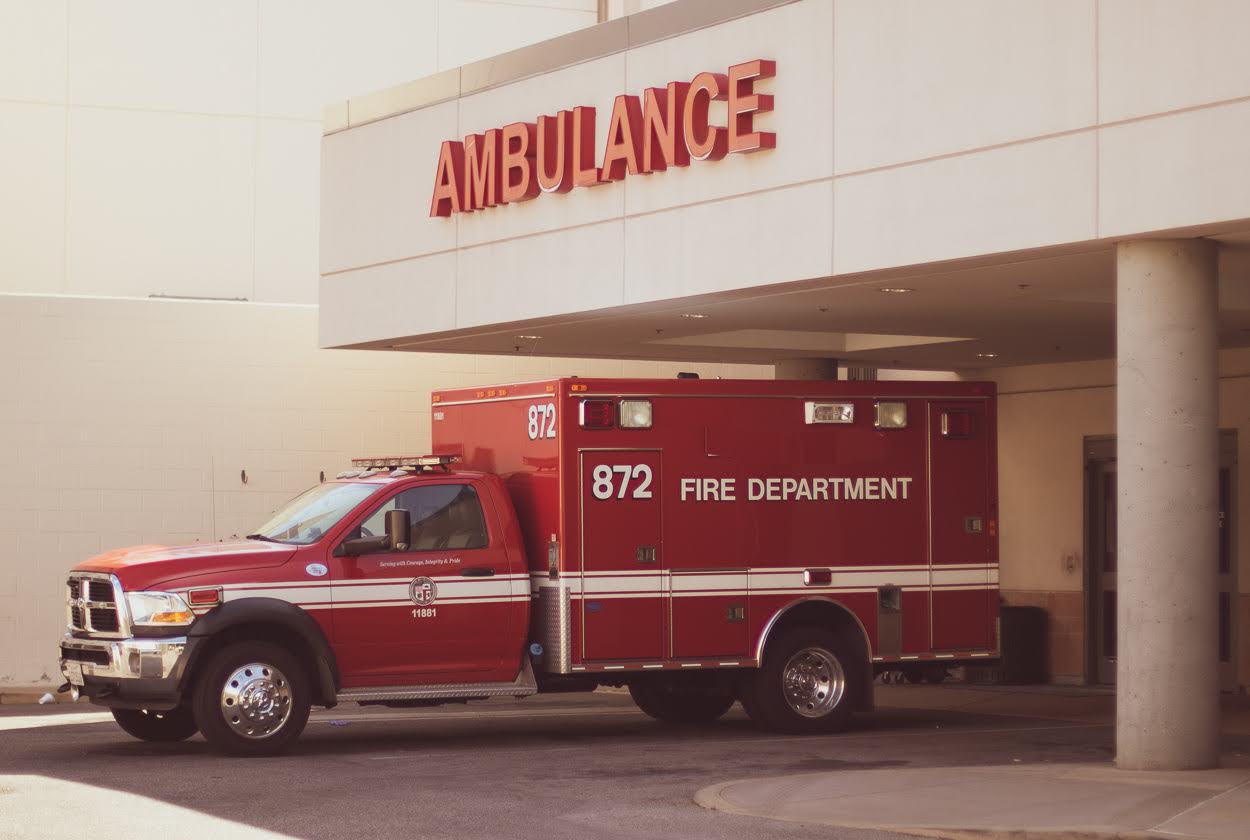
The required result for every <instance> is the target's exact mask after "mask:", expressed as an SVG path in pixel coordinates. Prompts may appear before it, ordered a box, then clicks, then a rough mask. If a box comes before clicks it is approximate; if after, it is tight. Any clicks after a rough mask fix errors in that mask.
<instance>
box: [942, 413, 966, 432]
mask: <svg viewBox="0 0 1250 840" xmlns="http://www.w3.org/2000/svg"><path fill="white" fill-rule="evenodd" d="M942 437H946V438H970V437H972V412H970V411H962V410H960V409H958V408H953V409H950V410H949V411H943V412H942Z"/></svg>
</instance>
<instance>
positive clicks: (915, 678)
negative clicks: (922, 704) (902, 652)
mask: <svg viewBox="0 0 1250 840" xmlns="http://www.w3.org/2000/svg"><path fill="white" fill-rule="evenodd" d="M906 674H907V681H908V682H909V683H911V684H912V685H917V684H919V683H922V682H924V681H925V675H924V674H922V673H921V672H919V671H907V672H906Z"/></svg>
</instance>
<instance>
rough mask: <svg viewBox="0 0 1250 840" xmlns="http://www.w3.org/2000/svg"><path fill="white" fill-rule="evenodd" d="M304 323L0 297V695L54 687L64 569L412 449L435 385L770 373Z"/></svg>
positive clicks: (258, 510)
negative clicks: (334, 336) (479, 352)
mask: <svg viewBox="0 0 1250 840" xmlns="http://www.w3.org/2000/svg"><path fill="white" fill-rule="evenodd" d="M316 322H317V310H316V308H314V307H308V306H255V305H247V304H228V303H221V304H204V303H180V302H170V301H121V300H111V301H103V300H83V299H70V298H48V297H33V296H32V297H21V298H7V299H5V300H4V301H3V305H2V306H0V359H3V360H4V363H3V364H2V365H0V442H2V445H0V688H2V687H3V686H4V685H5V684H6V683H7V684H14V683H17V684H21V683H29V682H46V681H47V680H48V679H50V678H53V677H55V676H56V673H55V670H54V669H55V661H56V643H57V639H58V638H59V635H60V633H61V632H62V631H63V628H64V624H65V610H64V580H65V573H66V571H67V570H68V569H69V568H70V567H71V566H73V565H74V564H75V563H77V562H79V561H81V560H83V559H85V558H87V557H89V556H91V555H93V554H96V553H99V552H100V551H103V550H107V549H110V548H116V547H121V546H125V545H133V544H137V543H166V544H169V543H184V542H194V541H208V540H214V539H221V538H224V537H228V536H230V535H232V534H247V533H249V532H250V531H251V529H254V528H255V526H257V525H258V524H260V523H261V522H263V521H264V519H265V518H266V516H267V515H268V513H270V512H271V511H272V510H274V508H276V507H277V506H278V505H280V504H282V503H283V502H284V501H286V500H287V499H289V498H290V497H291V496H293V495H295V494H296V493H298V492H300V491H301V490H303V489H306V488H307V487H309V486H311V485H313V484H315V483H316V482H317V481H318V478H319V473H320V472H321V471H323V470H324V471H325V472H326V473H327V474H328V475H333V473H335V472H337V471H338V470H340V469H343V468H345V467H346V466H347V464H348V459H350V458H351V457H353V456H360V455H362V454H368V453H375V454H376V453H385V452H400V451H403V452H425V451H428V445H429V435H430V414H429V393H430V390H431V389H432V388H438V387H449V386H458V385H474V384H482V385H485V384H490V383H500V382H509V381H516V380H525V379H533V378H539V377H545V376H550V375H559V374H579V375H583V376H591V375H597V376H622V375H637V376H662V377H670V376H674V375H675V374H676V372H677V370H679V369H681V370H687V369H688V370H696V371H698V372H699V373H701V374H702V375H704V376H726V377H730V376H736V377H764V378H770V377H771V376H772V369H771V368H766V367H759V366H749V365H737V366H734V365H698V364H690V363H682V364H680V365H679V364H662V363H655V362H647V363H630V362H622V361H604V360H576V359H574V360H560V359H547V358H535V357H526V356H518V357H500V356H490V357H474V356H440V355H418V354H406V353H371V352H356V351H346V350H318V349H316V344H315V336H316V328H317V325H316ZM244 470H246V471H247V475H248V481H247V483H246V484H244V483H243V482H242V480H241V475H240V474H241V472H242V471H244Z"/></svg>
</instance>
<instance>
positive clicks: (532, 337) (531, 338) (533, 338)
mask: <svg viewBox="0 0 1250 840" xmlns="http://www.w3.org/2000/svg"><path fill="white" fill-rule="evenodd" d="M517 338H520V339H524V340H525V341H537V340H538V339H540V338H542V336H541V335H518V336H517Z"/></svg>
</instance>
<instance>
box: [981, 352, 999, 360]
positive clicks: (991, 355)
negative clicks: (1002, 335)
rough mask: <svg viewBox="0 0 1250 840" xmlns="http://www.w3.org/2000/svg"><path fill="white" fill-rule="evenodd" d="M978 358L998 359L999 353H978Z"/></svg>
mask: <svg viewBox="0 0 1250 840" xmlns="http://www.w3.org/2000/svg"><path fill="white" fill-rule="evenodd" d="M977 358H978V359H997V358H998V354H997V353H977Z"/></svg>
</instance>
